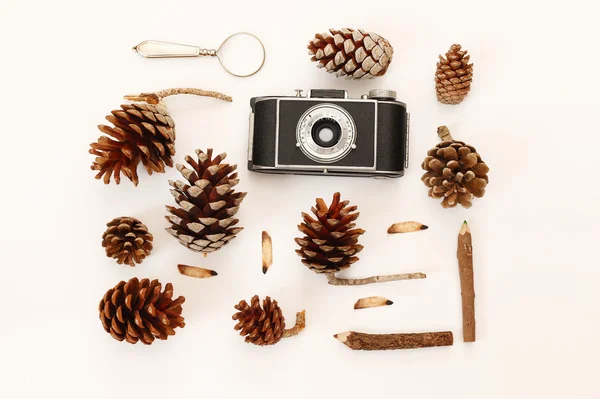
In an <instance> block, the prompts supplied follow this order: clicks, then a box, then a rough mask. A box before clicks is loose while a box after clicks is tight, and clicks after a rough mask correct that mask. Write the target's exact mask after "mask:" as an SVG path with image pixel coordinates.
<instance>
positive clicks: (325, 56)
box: [89, 29, 489, 350]
mask: <svg viewBox="0 0 600 399" xmlns="http://www.w3.org/2000/svg"><path fill="white" fill-rule="evenodd" d="M239 40H250V43H252V44H253V45H254V50H252V45H249V44H248V45H244V44H239V42H238V47H237V49H236V47H235V44H234V42H236V41H239ZM307 48H308V51H309V54H310V56H311V61H313V62H315V63H316V64H317V66H318V67H319V68H321V69H324V70H325V71H327V72H329V73H331V74H333V75H335V76H336V77H344V78H346V79H348V80H358V79H375V78H377V77H379V76H383V75H384V74H385V73H386V72H387V70H388V68H389V67H390V66H391V65H392V59H393V55H394V50H393V48H392V45H391V44H390V42H389V41H388V40H387V39H385V38H384V37H383V36H381V35H379V34H377V33H373V32H370V31H366V30H362V29H340V30H336V29H330V30H329V32H328V33H322V34H316V35H315V36H314V38H313V39H312V40H311V41H310V42H309V43H308V46H307ZM133 49H134V50H135V51H136V52H137V53H139V54H140V55H142V56H144V57H146V58H181V57H217V58H218V60H219V62H220V63H221V65H222V66H223V68H224V69H225V70H226V71H227V72H229V73H230V74H231V75H234V76H236V77H240V78H241V77H249V76H252V75H254V74H256V73H258V72H259V71H260V69H261V68H262V66H263V65H264V62H265V57H266V50H265V47H264V45H263V43H262V42H261V41H260V39H259V38H258V37H256V36H255V35H253V34H251V33H247V32H241V33H237V34H233V35H231V36H230V37H228V38H227V39H225V41H224V42H223V44H221V46H220V47H219V48H218V49H216V50H210V49H203V48H200V47H195V46H190V45H180V44H173V43H166V42H159V41H144V42H141V43H139V44H138V45H136V46H135V47H133ZM299 50H301V49H299ZM248 51H254V54H252V56H250V55H248V54H244V55H243V56H240V53H244V52H248ZM236 56H237V58H238V59H237V61H235V60H234V58H236ZM240 57H241V58H240ZM234 64H236V66H235V67H234ZM250 64H251V65H250ZM240 65H241V66H245V67H246V69H245V70H244V68H241V69H238V67H240ZM472 80H473V64H471V63H470V55H467V52H466V51H465V50H463V49H462V47H461V46H460V45H458V44H453V45H452V46H451V47H450V49H449V51H448V52H447V53H446V54H445V56H441V55H440V56H439V61H438V63H437V69H436V73H435V79H434V86H435V90H436V96H437V99H438V101H439V102H441V103H443V104H449V105H456V104H459V103H460V102H462V101H463V100H464V99H465V97H466V96H467V94H468V93H469V90H470V87H471V84H472ZM182 94H191V95H196V96H203V97H211V98H214V99H218V100H223V101H227V102H231V101H232V98H231V97H229V96H227V95H225V94H222V93H220V92H216V91H207V90H203V89H196V88H175V89H166V90H162V91H158V92H154V93H141V94H139V95H128V96H125V99H126V100H129V103H127V104H123V105H121V107H120V109H117V110H114V111H112V112H111V114H110V115H109V116H107V117H106V119H107V120H108V122H110V123H111V124H112V126H107V125H100V126H98V128H99V129H100V131H101V132H102V133H103V136H101V137H100V138H99V139H98V140H97V141H96V142H94V143H92V144H91V145H90V146H91V148H90V150H89V152H90V153H91V154H93V155H94V156H95V159H94V161H93V163H92V165H91V169H92V170H94V171H96V172H97V174H96V178H97V179H102V180H103V181H104V183H106V184H108V183H110V181H111V178H114V181H115V183H117V184H119V183H120V180H121V174H122V175H124V176H126V177H127V178H128V179H129V180H131V181H132V183H133V184H134V185H135V186H137V185H138V183H139V179H138V171H137V169H138V166H139V164H140V163H141V164H142V165H143V167H144V168H145V169H146V171H147V173H148V174H149V175H151V174H153V173H164V172H165V168H166V167H173V166H174V162H173V156H174V155H175V148H176V140H175V139H176V135H175V121H174V119H173V118H172V117H171V115H170V114H169V111H168V109H167V105H166V103H165V99H166V98H167V97H169V96H173V95H182ZM413 112H414V113H415V114H417V115H418V110H416V111H413ZM249 130H250V131H249V139H248V159H247V160H240V159H236V160H235V163H228V162H225V159H226V157H227V154H226V153H225V152H218V151H214V150H213V149H212V148H208V149H196V150H195V156H190V155H186V156H185V157H184V160H185V162H186V164H187V165H182V164H177V165H175V166H176V169H177V170H178V171H179V173H180V174H181V176H182V177H183V178H182V179H181V180H169V181H168V184H169V186H170V191H171V194H172V195H173V197H174V200H175V203H176V206H173V205H166V209H167V212H168V214H167V215H166V216H165V219H166V221H167V223H166V224H165V226H164V227H165V230H166V231H167V232H168V233H169V234H170V235H172V236H173V237H175V238H176V239H177V240H178V242H179V243H180V244H182V245H183V246H185V247H186V248H188V249H190V250H191V251H194V252H200V253H202V254H203V255H204V257H206V256H207V255H209V254H210V253H212V252H215V251H219V250H221V249H224V250H227V249H226V248H227V244H228V243H230V242H231V241H232V240H233V239H235V238H237V237H240V238H239V239H243V240H253V239H257V237H246V235H245V234H240V233H242V231H243V227H242V226H241V225H240V220H239V219H237V218H236V214H237V213H238V210H239V208H240V206H241V204H242V202H243V200H244V198H245V197H246V195H247V194H248V193H249V194H250V195H252V190H253V189H252V187H244V189H247V190H248V193H247V192H242V191H238V190H237V189H236V186H237V185H238V184H239V183H240V179H239V177H238V173H237V172H236V170H237V164H238V163H239V162H244V161H247V165H248V169H249V170H250V171H254V172H260V173H267V174H306V175H312V176H315V177H312V178H314V179H319V178H329V179H332V181H331V185H332V186H334V187H335V184H336V180H337V179H339V177H336V176H353V177H355V178H361V177H362V178H364V177H378V178H385V179H387V182H388V184H394V181H395V179H394V178H399V177H402V176H404V175H405V170H406V169H407V168H408V166H409V162H408V161H409V147H410V114H409V113H408V107H407V105H406V104H405V103H403V102H401V101H398V100H397V94H396V92H395V91H393V90H390V89H387V88H374V89H373V90H370V91H369V93H368V94H365V95H363V96H361V97H360V98H354V99H353V98H349V97H348V93H347V91H345V90H333V89H328V88H324V89H312V90H310V91H309V93H308V95H306V96H303V95H302V93H301V91H300V90H298V91H297V92H296V95H295V96H277V95H268V96H258V97H252V99H251V101H250V125H249ZM179 134H188V132H179ZM438 136H439V137H440V139H441V142H440V143H439V144H437V145H436V146H435V147H434V148H432V149H430V150H429V151H428V152H427V155H426V157H425V159H424V161H423V163H422V168H423V169H424V170H425V173H424V174H423V176H422V181H423V182H424V183H425V185H426V186H427V187H428V188H429V196H430V197H432V198H434V199H441V200H442V201H441V205H442V206H443V207H444V208H452V207H455V206H456V205H457V204H460V205H462V206H463V207H465V208H469V207H471V206H472V200H473V198H481V197H483V195H484V193H485V189H486V187H487V184H488V181H489V179H488V172H489V168H488V166H487V165H486V164H485V162H484V161H483V160H482V157H481V156H480V154H479V153H478V152H477V150H476V149H475V147H473V146H471V145H468V144H465V143H464V142H462V141H457V140H454V139H453V138H452V136H451V135H450V131H449V129H448V128H447V127H446V126H440V127H439V128H438ZM200 144H201V143H200ZM180 150H181V149H180ZM226 150H227V149H226V148H220V149H219V151H226ZM183 151H190V149H183ZM325 176H326V177H325ZM165 183H166V182H165ZM310 211H311V214H309V213H308V212H301V219H300V220H299V224H298V226H297V229H298V230H299V231H300V233H301V236H300V237H297V238H295V242H296V244H297V246H298V247H297V249H296V254H297V255H298V256H299V257H300V258H301V259H300V262H298V264H300V263H301V264H303V265H304V266H306V268H308V269H309V270H310V271H312V272H314V273H317V274H323V275H324V276H325V277H327V280H328V283H329V284H330V285H336V286H359V285H365V284H372V283H385V282H391V281H401V280H416V279H426V277H427V276H426V275H425V273H422V272H420V271H415V272H411V273H402V274H392V275H375V276H371V277H364V278H344V277H339V276H338V273H340V272H343V271H344V270H346V269H349V268H350V266H352V265H353V264H355V263H356V264H357V266H356V267H355V268H357V269H358V268H362V269H366V268H367V267H368V266H367V265H361V264H360V263H359V262H358V261H359V258H358V256H357V255H358V253H360V252H361V251H362V250H363V248H364V247H363V245H361V244H359V239H360V237H361V235H363V234H364V233H365V230H363V229H361V228H360V227H359V215H360V213H359V212H358V206H357V205H354V204H352V203H351V201H350V200H349V199H345V198H342V195H341V194H340V193H339V192H335V193H334V194H333V197H332V199H331V201H330V202H326V201H325V200H324V199H323V198H317V199H316V201H315V204H314V205H313V206H312V207H311V208H310ZM274 212H276V210H275V211H274ZM289 228H290V230H293V226H289ZM383 228H384V226H382V230H383ZM429 228H435V223H431V225H429V224H428V225H425V224H423V223H421V222H417V221H410V220H408V221H399V222H397V223H394V224H392V225H391V226H389V228H387V233H388V234H390V235H398V234H399V235H401V236H403V235H404V234H410V233H417V232H421V231H424V230H427V229H429ZM261 230H262V229H261ZM419 234H423V233H419ZM398 239H400V238H398ZM153 240H154V236H153V235H152V234H151V232H149V231H148V228H147V227H146V225H144V224H143V223H142V222H141V221H140V220H138V219H136V218H135V217H131V216H123V217H117V218H114V219H113V220H111V221H110V222H108V224H107V230H106V232H105V233H104V234H103V236H102V247H103V248H104V250H105V253H106V256H108V257H110V258H113V259H115V260H116V262H117V263H118V264H126V265H129V266H131V267H136V266H138V265H139V264H140V263H142V262H143V261H144V260H145V259H146V258H147V257H149V256H151V254H152V249H153V245H154V243H153ZM471 241H472V237H471V233H470V231H469V228H468V225H467V222H466V221H465V222H464V223H463V225H462V227H461V229H460V232H459V236H458V250H457V260H458V266H459V273H458V278H459V279H460V286H461V297H462V303H463V307H462V310H463V312H462V315H463V336H464V341H465V342H473V341H475V310H474V309H475V307H474V298H475V291H474V283H473V272H474V271H473V266H474V265H473V256H472V243H471ZM379 245H383V244H379ZM261 253H262V263H261V266H262V273H263V274H267V272H268V270H269V269H270V267H271V266H272V265H273V239H272V237H271V236H270V235H269V233H268V232H267V231H266V230H263V231H262V234H261ZM201 260H202V258H199V259H198V261H199V262H201ZM174 263H175V264H177V270H178V272H179V273H180V274H181V275H184V276H188V277H191V278H195V279H200V280H202V279H207V278H212V277H217V276H218V273H217V272H216V271H214V270H210V269H206V268H203V267H201V266H197V265H186V264H182V263H177V262H174ZM284 266H288V265H279V266H278V267H281V268H283V267H284ZM371 269H372V266H371ZM172 270H173V273H175V268H174V267H173V268H172ZM371 272H373V270H371ZM369 274H372V273H369ZM219 278H220V277H219ZM197 284H202V283H201V281H197ZM404 284H409V283H404ZM249 288H250V287H249ZM184 301H185V298H184V297H183V296H179V297H177V298H174V288H173V285H172V284H171V283H168V284H166V285H164V289H163V285H162V284H161V283H160V282H159V281H158V280H152V281H150V280H149V279H147V278H141V279H139V278H135V277H134V278H132V279H130V280H129V281H127V282H125V281H121V282H119V283H118V284H117V285H115V287H114V288H112V289H110V290H108V291H107V292H106V293H105V294H104V296H103V297H102V299H101V301H100V304H99V315H100V320H101V323H102V326H103V328H104V330H105V331H106V332H108V333H109V334H110V335H111V336H112V337H113V338H114V339H116V340H119V341H127V342H129V343H132V344H135V343H137V342H138V341H141V342H142V343H143V344H147V345H149V344H152V343H153V342H154V341H155V339H159V340H166V339H167V338H168V337H169V336H171V335H175V333H176V328H178V327H179V328H183V327H184V326H185V322H184V318H183V316H182V312H183V304H184ZM393 303H394V302H393V301H391V300H390V299H388V298H386V297H384V296H377V295H376V296H369V297H364V298H359V299H358V300H357V301H356V303H355V304H354V309H356V310H359V309H370V308H376V307H388V306H390V305H392V304H393ZM234 308H235V310H236V313H235V314H234V315H233V317H232V318H233V320H235V321H236V322H237V324H236V325H235V328H234V329H235V330H236V331H239V334H240V335H241V336H243V337H244V339H245V341H246V342H247V343H252V344H255V345H258V346H268V345H273V344H276V343H278V342H279V341H280V340H281V339H282V338H287V337H291V336H295V335H297V334H298V333H299V332H301V331H302V330H303V329H304V328H310V323H309V325H308V327H306V320H305V312H304V311H301V312H299V313H297V315H296V323H295V325H294V326H292V327H290V328H288V329H286V322H285V318H284V316H283V312H282V310H281V309H280V307H279V305H278V303H277V301H276V300H273V299H271V298H270V297H269V296H267V297H266V298H264V299H263V300H262V301H261V300H260V298H259V297H258V296H254V297H252V299H251V300H250V303H248V302H246V301H245V300H242V301H240V302H239V303H238V304H237V305H235V307H234ZM321 311H326V309H325V308H323V309H321ZM334 337H335V338H336V339H337V340H338V341H340V342H341V343H343V344H344V345H346V346H347V347H349V348H350V349H353V350H389V349H410V348H426V347H435V346H449V345H452V344H453V342H454V339H453V333H452V332H451V331H438V332H435V331H434V332H424V333H414V332H402V333H392V334H371V333H362V332H356V331H348V332H344V333H337V334H335V335H334Z"/></svg>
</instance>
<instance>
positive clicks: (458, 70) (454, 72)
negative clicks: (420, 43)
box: [435, 44, 473, 104]
mask: <svg viewBox="0 0 600 399" xmlns="http://www.w3.org/2000/svg"><path fill="white" fill-rule="evenodd" d="M439 58H440V60H439V62H438V63H437V69H436V71H435V89H436V93H437V99H438V101H439V102H441V103H442V104H459V103H461V102H462V100H464V99H465V97H466V96H467V94H469V90H471V81H472V80H473V64H469V60H470V58H471V56H470V55H467V51H466V50H462V51H461V46H460V44H453V45H452V46H450V50H448V52H447V53H446V58H444V57H442V56H441V55H440V56H439Z"/></svg>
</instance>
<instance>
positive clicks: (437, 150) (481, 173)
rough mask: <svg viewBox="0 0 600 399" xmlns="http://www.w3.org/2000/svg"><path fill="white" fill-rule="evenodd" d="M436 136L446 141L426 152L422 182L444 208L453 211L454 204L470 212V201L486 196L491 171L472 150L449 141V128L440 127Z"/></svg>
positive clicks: (472, 148)
mask: <svg viewBox="0 0 600 399" xmlns="http://www.w3.org/2000/svg"><path fill="white" fill-rule="evenodd" d="M445 133H447V135H446V136H444V134H445ZM438 134H440V137H442V136H443V137H446V138H449V139H448V140H445V141H442V142H441V143H439V144H438V145H436V146H435V147H434V148H432V149H431V150H429V151H428V152H427V157H426V158H425V160H424V161H423V164H422V165H421V167H422V168H423V169H424V170H425V171H426V172H425V173H424V174H423V177H422V178H421V180H422V181H423V182H424V183H425V185H426V186H427V187H429V196H430V197H431V198H436V199H439V198H443V200H442V206H443V207H444V208H453V207H455V206H456V204H461V205H462V206H463V207H465V208H470V207H471V205H472V203H471V201H472V200H473V197H477V198H481V197H483V195H484V194H485V187H486V186H487V184H488V181H489V179H488V176H487V173H488V172H489V170H490V169H489V168H488V166H487V165H486V164H485V162H483V160H482V159H481V156H480V155H479V154H478V153H477V150H476V149H475V147H473V146H470V145H468V144H465V143H463V142H462V141H458V140H452V136H450V133H449V132H448V128H446V127H445V126H440V127H439V128H438Z"/></svg>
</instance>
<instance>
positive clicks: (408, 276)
mask: <svg viewBox="0 0 600 399" xmlns="http://www.w3.org/2000/svg"><path fill="white" fill-rule="evenodd" d="M426 277H427V275H426V274H425V273H403V274H389V275H386V276H373V277H367V278H339V277H337V276H336V275H335V274H333V273H328V274H327V279H328V280H329V284H331V285H365V284H373V283H387V282H388V281H399V280H414V279H421V278H426Z"/></svg>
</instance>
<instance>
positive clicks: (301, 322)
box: [281, 310, 306, 338]
mask: <svg viewBox="0 0 600 399" xmlns="http://www.w3.org/2000/svg"><path fill="white" fill-rule="evenodd" d="M305 316H306V311H305V310H303V311H302V312H298V313H296V325H295V326H294V327H292V328H288V329H286V330H283V336H282V337H281V338H289V337H293V336H294V335H298V333H299V332H300V331H302V330H304V327H306V318H305Z"/></svg>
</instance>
